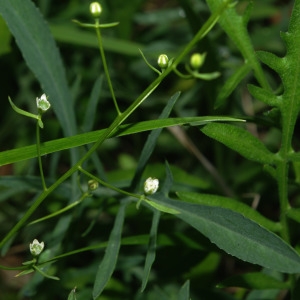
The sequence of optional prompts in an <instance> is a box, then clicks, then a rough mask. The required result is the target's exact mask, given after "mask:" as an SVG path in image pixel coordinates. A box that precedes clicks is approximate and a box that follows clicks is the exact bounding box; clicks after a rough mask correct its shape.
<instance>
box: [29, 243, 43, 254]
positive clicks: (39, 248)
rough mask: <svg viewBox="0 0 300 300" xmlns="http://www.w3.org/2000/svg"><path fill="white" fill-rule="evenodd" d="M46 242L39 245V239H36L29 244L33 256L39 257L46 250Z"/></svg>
mask: <svg viewBox="0 0 300 300" xmlns="http://www.w3.org/2000/svg"><path fill="white" fill-rule="evenodd" d="M44 246H45V244H44V242H41V243H39V241H38V240H37V239H34V240H33V242H32V244H29V250H30V253H31V254H32V256H38V255H40V254H41V252H42V251H43V249H44Z"/></svg>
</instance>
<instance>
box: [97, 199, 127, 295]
mask: <svg viewBox="0 0 300 300" xmlns="http://www.w3.org/2000/svg"><path fill="white" fill-rule="evenodd" d="M127 204H128V202H125V201H123V202H122V203H121V204H120V208H119V211H118V214H117V216H116V219H115V224H114V227H113V229H112V231H111V234H110V237H109V241H108V245H107V248H106V251H105V255H104V257H103V259H102V261H101V263H100V265H99V267H98V271H97V274H96V278H95V282H94V288H93V299H97V298H98V297H99V295H100V294H101V293H102V292H103V290H104V288H105V286H106V284H107V282H108V281H109V279H110V277H111V276H112V274H113V272H114V269H115V266H116V263H117V259H118V255H119V250H120V246H121V237H122V229H123V223H124V219H125V209H126V206H127Z"/></svg>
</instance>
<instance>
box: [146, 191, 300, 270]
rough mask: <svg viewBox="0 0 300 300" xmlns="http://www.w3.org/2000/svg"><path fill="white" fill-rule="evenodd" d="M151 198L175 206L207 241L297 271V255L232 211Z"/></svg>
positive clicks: (246, 257) (299, 258)
mask: <svg viewBox="0 0 300 300" xmlns="http://www.w3.org/2000/svg"><path fill="white" fill-rule="evenodd" d="M149 198H150V199H151V201H153V202H156V203H158V204H162V205H164V206H167V207H170V208H172V209H176V210H177V211H178V212H179V214H177V215H176V217H178V218H180V219H182V220H183V221H185V222H186V223H188V224H190V225H191V226H192V227H194V228H195V229H197V230H198V231H199V232H201V233H202V234H203V235H205V236H206V237H208V238H209V239H210V240H211V242H213V243H214V244H216V245H217V246H218V247H219V248H221V249H223V250H224V251H225V252H227V253H228V254H230V255H233V256H235V257H237V258H239V259H241V260H244V261H247V262H250V263H253V264H258V265H260V266H263V267H266V268H270V269H274V270H277V271H279V272H283V273H299V272H300V256H299V254H298V253H297V252H296V251H295V250H294V249H293V248H292V247H291V246H290V245H288V244H287V243H286V242H285V241H283V240H282V239H281V238H280V237H278V236H277V235H275V234H274V233H272V232H270V231H269V230H267V229H265V228H263V227H261V226H260V225H259V224H257V223H255V222H253V221H252V220H250V219H248V218H245V217H244V216H243V215H241V214H239V213H237V212H234V211H232V210H229V209H226V208H222V207H213V206H206V205H199V204H191V203H187V202H182V201H175V200H171V199H169V198H167V197H165V196H164V195H163V194H161V193H157V194H154V195H152V196H151V197H149Z"/></svg>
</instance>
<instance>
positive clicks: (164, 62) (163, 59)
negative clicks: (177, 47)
mask: <svg viewBox="0 0 300 300" xmlns="http://www.w3.org/2000/svg"><path fill="white" fill-rule="evenodd" d="M168 63H169V58H168V56H167V55H166V54H161V55H160V56H159V57H158V60H157V64H158V65H159V66H160V68H162V69H165V68H167V67H168Z"/></svg>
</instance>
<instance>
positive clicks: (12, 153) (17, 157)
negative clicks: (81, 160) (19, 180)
mask: <svg viewBox="0 0 300 300" xmlns="http://www.w3.org/2000/svg"><path fill="white" fill-rule="evenodd" d="M216 121H228V122H230V121H232V122H234V121H236V122H243V120H241V119H235V118H230V117H189V118H169V119H163V120H152V121H144V122H140V123H135V124H125V125H121V126H120V127H119V130H118V131H116V132H115V133H114V135H113V136H112V137H114V136H124V135H129V134H134V133H138V132H143V131H148V130H153V129H157V128H164V127H169V126H175V125H191V126H198V125H204V124H207V123H209V122H216ZM105 131H106V129H102V130H97V131H92V132H88V133H83V134H79V135H75V136H72V137H67V138H62V139H57V140H54V141H50V142H45V143H42V144H41V155H46V154H49V153H53V152H57V151H61V150H66V149H70V148H74V147H79V146H83V145H86V144H90V143H94V142H96V141H97V140H98V139H99V138H101V136H103V135H104V134H105ZM34 157H37V153H36V145H32V146H26V147H22V148H19V149H13V150H8V151H3V152H0V166H2V165H6V164H10V163H14V162H18V161H21V160H25V159H30V158H34Z"/></svg>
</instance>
